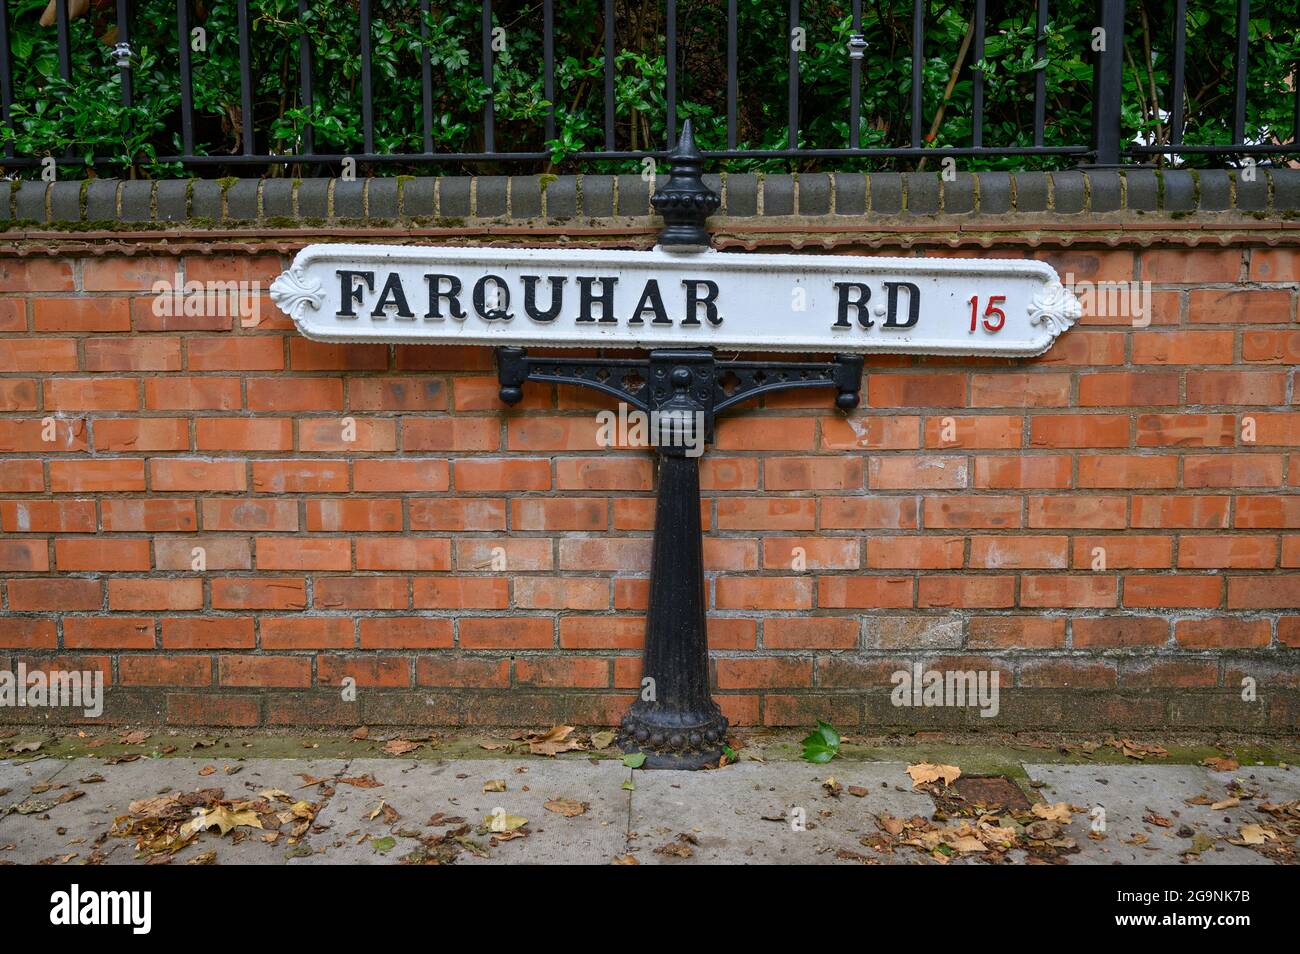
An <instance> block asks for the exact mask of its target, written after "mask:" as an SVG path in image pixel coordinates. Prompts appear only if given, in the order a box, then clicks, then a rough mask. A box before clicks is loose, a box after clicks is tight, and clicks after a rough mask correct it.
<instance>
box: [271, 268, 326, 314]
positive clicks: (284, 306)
mask: <svg viewBox="0 0 1300 954" xmlns="http://www.w3.org/2000/svg"><path fill="white" fill-rule="evenodd" d="M270 294H271V301H273V302H275V305H276V307H277V308H279V309H280V310H281V311H282V312H284V313H285V314H286V315H288V316H289V317H290V318H292V319H293V320H294V321H295V322H301V321H302V319H303V312H305V311H306V310H307V306H308V305H311V307H312V308H314V309H317V308H320V306H321V302H322V301H324V300H325V295H324V293H323V292H321V284H320V281H318V280H317V279H314V278H311V277H310V276H309V275H308V274H307V272H306V270H305V269H304V268H303V267H302V266H301V265H290V266H289V270H288V271H286V272H282V273H281V274H280V277H279V278H277V279H276V280H275V281H273V282H271V292H270Z"/></svg>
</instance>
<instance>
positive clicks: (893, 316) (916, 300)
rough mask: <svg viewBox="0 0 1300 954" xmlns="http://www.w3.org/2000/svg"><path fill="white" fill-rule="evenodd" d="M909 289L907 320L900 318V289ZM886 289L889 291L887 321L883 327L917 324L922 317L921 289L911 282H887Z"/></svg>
mask: <svg viewBox="0 0 1300 954" xmlns="http://www.w3.org/2000/svg"><path fill="white" fill-rule="evenodd" d="M900 288H906V289H907V321H899V320H898V290H899V289H900ZM885 290H886V291H888V292H889V299H888V305H887V308H886V313H885V323H884V324H883V325H881V327H882V328H911V327H912V326H913V325H915V324H916V319H918V318H919V317H921V289H919V288H917V287H916V286H915V285H913V284H912V283H911V282H885Z"/></svg>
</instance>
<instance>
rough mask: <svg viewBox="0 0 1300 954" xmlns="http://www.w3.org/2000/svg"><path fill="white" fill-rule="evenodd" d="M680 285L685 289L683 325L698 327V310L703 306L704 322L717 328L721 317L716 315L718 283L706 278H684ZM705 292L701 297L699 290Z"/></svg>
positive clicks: (720, 322)
mask: <svg viewBox="0 0 1300 954" xmlns="http://www.w3.org/2000/svg"><path fill="white" fill-rule="evenodd" d="M682 285H683V286H685V288H686V320H685V321H683V322H682V324H683V325H698V324H699V323H700V313H699V308H700V306H701V305H703V306H704V320H705V321H707V322H708V323H709V324H711V325H713V326H714V327H717V326H718V325H720V324H722V316H721V315H719V314H718V305H717V301H718V283H717V282H714V281H710V280H709V279H707V278H684V279H682ZM701 288H704V289H706V290H707V292H706V294H705V295H704V296H703V297H701V296H700V289H701Z"/></svg>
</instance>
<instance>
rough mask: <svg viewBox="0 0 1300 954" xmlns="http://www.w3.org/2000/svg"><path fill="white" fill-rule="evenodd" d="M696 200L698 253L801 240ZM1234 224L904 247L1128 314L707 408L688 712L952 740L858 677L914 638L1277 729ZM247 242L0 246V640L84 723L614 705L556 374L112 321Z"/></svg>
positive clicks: (1083, 706)
mask: <svg viewBox="0 0 1300 954" xmlns="http://www.w3.org/2000/svg"><path fill="white" fill-rule="evenodd" d="M838 214H841V215H842V214H843V210H839V213H838ZM642 218H643V219H644V216H642ZM727 221H731V222H732V223H733V224H732V228H731V231H730V233H729V234H730V236H731V239H730V241H731V242H732V244H740V245H749V246H751V247H753V246H757V245H762V246H763V247H764V248H767V249H771V248H773V247H780V246H781V244H782V243H784V245H785V247H797V246H799V245H800V244H802V243H803V239H802V238H800V237H798V236H797V235H796V236H792V235H791V234H790V233H777V234H778V237H777V238H775V239H774V238H773V237H772V234H771V233H766V232H761V231H758V230H755V229H751V230H750V231H748V232H746V231H745V229H744V228H742V227H741V226H739V225H736V224H735V221H734V220H727ZM981 221H982V220H980V219H978V218H976V219H971V220H969V221H967V222H966V223H964V224H963V225H962V226H961V229H965V230H966V231H967V232H976V233H978V231H979V225H980V222H981ZM647 223H649V220H648V219H647V220H645V222H644V223H643V224H647ZM824 224H825V223H824V220H823V219H818V220H816V222H814V223H813V225H816V226H819V227H820V226H821V225H824ZM1049 224H1050V222H1038V225H1039V226H1042V225H1049ZM1137 224H1140V225H1142V226H1143V227H1154V225H1155V223H1137ZM1260 224H1261V223H1260V220H1258V219H1253V220H1250V221H1238V220H1235V219H1234V220H1232V221H1231V222H1222V221H1218V220H1215V219H1212V218H1211V219H1200V218H1198V219H1193V220H1192V221H1190V222H1182V221H1170V220H1164V221H1163V225H1164V226H1165V227H1167V229H1168V236H1167V237H1165V236H1164V235H1162V234H1157V235H1156V241H1155V243H1154V244H1151V245H1149V246H1147V245H1143V244H1138V243H1132V244H1126V243H1124V242H1119V243H1118V245H1119V247H1108V246H1106V245H1105V244H1104V243H1103V242H1102V241H1101V240H1099V239H1098V238H1097V237H1096V236H1095V235H1094V236H1080V237H1077V238H1078V243H1077V244H1081V245H1084V246H1085V247H1082V248H1079V247H1074V246H1073V245H1072V246H1071V247H1069V248H1066V247H1065V246H1064V244H1062V243H1060V242H1059V241H1053V242H1043V241H1042V240H1041V239H1042V236H1041V234H1039V233H1037V232H1035V234H1036V235H1037V236H1038V237H1037V238H1035V239H1033V240H1028V239H1027V238H1026V235H1027V232H1026V229H1027V227H1025V228H1022V229H1020V230H1019V231H1018V232H1016V233H1015V234H1014V235H1009V236H1008V235H1002V234H1001V233H1000V232H998V231H997V230H992V232H990V233H989V234H986V235H985V236H984V238H985V239H987V240H989V242H990V245H989V247H988V248H972V247H971V246H969V245H962V244H961V243H960V242H959V243H958V245H959V247H958V248H955V249H954V248H953V247H952V243H948V244H947V245H946V246H945V245H943V244H940V243H939V242H937V241H924V240H918V241H917V242H916V244H915V247H912V248H910V251H907V252H906V253H907V254H922V255H951V254H961V255H963V256H970V257H980V256H984V257H990V258H997V257H1007V256H1012V257H1023V256H1026V255H1028V256H1031V257H1035V258H1041V259H1043V260H1046V261H1048V262H1051V263H1052V264H1053V265H1054V266H1055V267H1057V269H1058V270H1059V271H1061V272H1062V273H1065V272H1067V271H1068V272H1071V273H1073V274H1074V276H1075V278H1076V280H1086V281H1092V280H1118V281H1129V280H1133V279H1135V278H1136V279H1145V280H1149V281H1151V282H1152V283H1153V300H1154V301H1155V302H1156V303H1157V308H1156V312H1157V314H1156V317H1155V320H1153V322H1152V323H1151V325H1150V326H1149V327H1132V326H1130V325H1129V324H1125V323H1121V322H1116V320H1115V319H1114V318H1113V317H1106V316H1102V317H1085V319H1084V320H1083V321H1082V322H1081V323H1080V325H1079V326H1077V327H1076V328H1075V329H1073V330H1071V331H1069V332H1068V333H1067V334H1066V335H1064V336H1063V337H1062V338H1061V339H1060V340H1058V342H1057V343H1056V345H1055V347H1054V348H1053V349H1052V350H1051V351H1050V352H1049V353H1048V354H1047V355H1044V356H1042V357H1040V358H1037V359H1029V360H1017V361H1008V360H986V359H961V358H954V359H947V358H920V357H918V358H907V357H902V358H900V357H897V356H893V357H878V358H873V357H870V356H869V357H868V358H867V361H866V380H865V389H864V401H863V406H862V407H861V408H860V409H859V410H857V411H855V412H854V413H852V414H849V415H847V416H845V415H843V414H841V413H839V412H836V411H834V410H833V409H832V408H831V407H830V401H829V400H824V401H823V400H821V399H820V398H821V397H824V396H819V397H818V398H810V397H809V396H808V395H798V396H793V395H778V396H775V397H773V398H771V399H769V400H768V401H767V402H766V403H767V406H766V407H763V408H762V409H761V410H758V409H754V408H746V407H741V408H739V409H737V410H736V411H733V412H731V413H729V414H728V415H727V416H726V417H724V418H723V419H722V420H721V421H720V422H719V427H718V432H717V443H716V445H715V446H713V447H712V448H711V449H710V451H709V453H708V455H707V456H706V457H705V458H704V460H703V462H702V465H703V466H702V478H703V479H702V483H703V486H704V497H705V501H704V507H703V512H702V518H703V521H704V525H705V527H706V528H707V532H706V542H705V558H706V563H707V571H708V572H707V575H708V580H707V586H708V590H709V599H710V606H711V607H712V617H711V619H710V641H711V645H712V647H713V650H714V659H713V662H712V665H713V675H714V678H715V681H716V686H717V695H718V698H719V700H720V701H721V702H722V704H723V706H724V709H725V711H726V712H727V714H728V715H729V716H730V717H731V718H733V719H734V720H737V721H739V722H742V723H749V724H764V725H786V724H803V723H806V722H809V721H811V720H812V719H815V718H833V719H834V720H835V721H836V722H837V724H841V725H844V726H858V725H869V726H882V727H883V726H891V725H904V724H912V725H931V724H934V725H940V724H942V725H953V724H954V720H956V723H961V724H969V725H971V726H973V727H981V720H980V719H979V718H978V716H977V715H976V714H974V713H955V714H954V713H952V712H939V713H937V714H936V712H934V711H926V710H908V709H896V708H894V707H892V706H890V705H889V703H888V700H887V696H888V692H889V689H890V681H889V677H890V674H891V673H892V672H894V671H895V670H897V669H900V668H908V667H910V665H911V664H912V662H914V661H916V660H922V661H924V662H925V663H926V664H927V665H928V666H936V667H937V666H943V665H960V666H962V667H965V668H992V669H996V670H998V671H999V672H1000V673H1001V674H1002V675H1001V678H1002V680H1003V681H1002V686H1003V703H1002V706H1003V713H1002V716H1001V718H1000V719H999V720H996V721H997V723H998V724H997V725H995V726H993V725H984V726H983V727H993V728H1005V727H1008V726H1011V727H1017V728H1019V727H1047V728H1090V727H1094V726H1095V727H1099V728H1100V727H1131V728H1142V727H1154V726H1160V725H1175V726H1180V727H1196V726H1205V727H1225V728H1233V727H1244V726H1246V725H1249V726H1251V727H1253V728H1256V729H1261V730H1275V731H1285V730H1288V729H1289V730H1294V727H1295V726H1296V724H1297V722H1298V721H1300V720H1298V718H1297V716H1298V715H1300V701H1297V691H1296V690H1297V685H1298V684H1300V657H1298V656H1297V655H1296V652H1297V651H1298V650H1300V577H1297V576H1296V573H1295V571H1296V569H1297V568H1300V406H1297V405H1298V404H1300V393H1297V390H1296V381H1295V374H1296V372H1295V369H1294V364H1295V362H1296V360H1297V358H1298V357H1300V326H1298V325H1297V324H1296V320H1297V319H1296V293H1297V283H1298V282H1300V251H1297V249H1298V248H1300V246H1297V245H1296V244H1295V242H1294V239H1295V236H1296V233H1295V232H1294V231H1293V230H1291V229H1290V228H1289V227H1290V226H1291V225H1293V224H1294V223H1291V222H1289V221H1287V222H1282V221H1280V220H1279V221H1277V222H1272V223H1265V224H1270V225H1271V227H1272V229H1273V230H1272V231H1271V232H1268V233H1267V236H1265V235H1264V233H1263V232H1260V231H1258V230H1256V231H1251V230H1250V228H1248V226H1251V225H1254V226H1259V225H1260ZM621 227H626V228H628V229H630V230H631V232H630V233H629V234H631V233H636V234H637V236H638V237H637V238H636V240H635V241H633V242H631V243H630V244H637V243H639V242H640V241H641V239H640V237H639V236H640V232H637V229H638V228H641V226H640V225H635V226H627V225H626V223H622V226H621ZM936 227H937V226H936ZM1175 227H1176V228H1177V230H1178V231H1177V234H1176V235H1175V232H1174V229H1175ZM1078 228H1079V229H1082V228H1083V226H1078ZM961 229H957V231H956V232H954V233H953V234H957V233H959V232H960V231H961ZM1206 230H1211V234H1212V235H1213V237H1214V238H1216V239H1218V240H1219V241H1215V242H1201V244H1193V243H1191V242H1189V241H1187V235H1188V233H1189V232H1195V233H1196V235H1197V237H1198V239H1201V238H1203V237H1204V234H1205V232H1206ZM273 231H274V230H268V229H261V230H260V231H259V230H258V229H256V228H250V230H249V232H248V234H247V235H246V236H245V237H244V238H243V239H241V240H240V241H238V242H231V241H229V240H227V239H224V238H217V237H212V238H207V239H204V238H203V237H202V236H201V235H200V234H195V235H190V236H189V237H188V238H187V242H186V248H185V250H184V251H182V252H181V253H180V254H174V253H172V252H170V251H169V250H168V249H165V248H160V247H159V246H157V245H156V244H155V242H154V240H153V239H151V238H148V237H144V236H141V237H137V238H131V237H129V236H122V237H119V238H116V239H113V240H112V247H111V248H110V247H108V244H109V241H110V240H109V239H108V238H94V239H89V240H85V239H80V238H75V237H68V238H67V239H66V240H65V239H59V238H57V237H52V236H47V237H46V238H45V239H44V240H43V241H42V243H37V244H33V243H34V242H35V240H34V239H31V238H30V237H29V238H28V239H27V240H26V241H24V242H21V243H20V242H18V241H15V242H13V243H12V244H10V245H5V246H3V247H0V256H2V257H0V455H2V456H0V590H2V595H3V604H2V606H3V611H4V612H3V615H2V616H0V650H3V651H4V653H5V656H6V658H8V659H9V660H10V662H12V663H15V664H16V663H17V662H18V661H20V660H22V661H27V662H29V663H39V664H42V665H52V664H54V663H55V662H56V661H62V662H64V663H68V662H72V661H76V662H80V663H83V664H87V665H94V666H100V667H102V668H103V669H104V670H105V672H106V673H107V676H108V679H107V681H108V683H109V684H110V686H111V687H112V688H111V690H110V693H109V701H108V708H107V712H106V716H105V719H106V720H108V721H118V722H121V721H148V720H150V719H152V720H154V721H163V720H166V721H170V722H173V723H177V724H211V725H255V724H276V725H283V724H317V723H325V724H353V723H357V722H389V723H422V724H439V723H464V724H486V723H492V722H519V723H544V722H549V721H552V720H561V719H568V720H574V721H587V722H607V721H611V720H613V719H615V718H616V717H617V716H618V714H619V713H620V711H621V709H622V707H623V706H624V705H626V703H627V702H628V701H629V700H630V698H631V693H632V692H633V691H635V689H636V687H637V684H638V679H639V673H640V657H639V647H640V639H641V628H642V625H643V613H644V608H645V604H646V587H645V578H646V574H647V572H648V561H649V536H650V530H651V527H652V521H653V492H652V487H653V467H652V458H651V456H650V455H649V454H647V453H645V452H642V451H637V450H617V449H611V450H602V449H599V448H598V446H597V444H596V443H595V432H596V428H597V422H596V421H595V417H594V414H593V411H594V410H595V409H597V408H600V407H603V406H605V405H604V403H603V399H601V398H600V397H598V396H596V395H594V394H592V393H586V392H582V393H579V392H578V391H577V390H575V389H570V388H553V387H550V386H539V385H536V384H530V385H528V386H526V388H525V400H524V401H523V402H522V403H521V404H520V405H518V406H517V407H516V408H514V409H507V408H505V407H503V406H501V405H499V404H498V403H497V401H496V399H495V379H494V376H493V373H492V369H491V364H490V355H488V354H486V352H485V351H482V350H475V349H465V348H446V349H443V348H435V347H427V346H401V345H399V346H391V347H390V346H375V345H357V346H348V345H332V346H327V345H320V344H316V343H313V342H309V341H306V340H304V339H302V338H301V337H299V336H297V335H296V333H295V332H294V331H293V329H292V325H291V323H289V322H287V321H286V320H285V319H284V317H283V316H282V315H279V313H278V312H276V311H275V310H274V309H273V308H272V306H270V304H269V303H266V304H265V305H264V307H263V312H262V322H261V323H260V324H259V325H257V326H253V327H246V326H244V325H243V324H241V323H240V322H238V321H233V320H229V319H226V320H225V321H223V322H213V321H212V319H211V318H200V317H194V318H186V317H176V318H168V319H166V320H165V321H162V320H160V319H159V318H158V317H156V316H155V315H154V314H153V310H152V308H151V307H150V302H151V296H150V288H151V285H152V284H153V282H155V281H156V280H158V279H160V278H162V279H165V280H172V278H173V277H174V276H176V275H178V274H179V275H182V276H185V277H186V278H187V279H189V280H208V279H218V280H228V279H231V278H242V279H246V280H260V281H262V282H264V283H267V282H269V281H270V279H271V278H273V277H274V276H275V275H276V274H277V273H278V272H279V271H280V270H281V269H282V268H283V267H284V265H285V264H287V262H288V260H289V259H290V258H291V256H292V253H293V251H294V250H295V248H296V247H298V246H300V245H301V244H303V243H304V242H305V241H306V240H307V239H305V238H303V237H302V236H297V237H289V236H285V235H278V236H277V235H274V234H271V233H272V232H273ZM1031 231H1032V230H1031ZM1114 231H1118V230H1114ZM611 234H612V236H613V238H612V241H614V242H616V243H617V242H619V241H620V238H619V236H620V233H619V230H618V229H617V228H614V229H613V231H612V233H611ZM918 234H919V235H921V236H922V239H923V236H924V233H911V234H910V237H908V238H907V240H906V241H904V239H903V238H901V237H895V238H894V239H892V240H891V239H889V238H887V237H885V238H882V237H881V236H875V237H873V238H871V239H870V240H868V239H866V238H864V237H863V236H862V235H860V234H858V233H857V231H855V230H854V229H851V228H849V227H847V226H845V227H844V228H842V229H841V230H840V231H839V232H834V231H830V232H825V233H824V235H823V236H820V237H819V239H818V240H819V241H820V240H821V238H824V237H826V236H830V237H831V238H832V239H833V240H834V247H833V249H831V250H830V251H833V252H834V253H853V252H868V253H874V252H875V251H876V250H878V249H881V248H884V250H886V251H891V250H892V251H893V252H894V253H903V252H904V249H903V248H901V247H898V246H902V245H911V244H913V240H916V239H917V236H918ZM1048 234H1049V236H1050V235H1051V234H1052V233H1051V231H1050V229H1049V230H1048ZM1056 238H1057V239H1059V236H1056ZM421 240H429V239H427V238H421ZM444 240H446V241H453V242H456V241H463V240H464V239H463V237H457V236H451V237H448V238H447V239H444ZM547 240H549V239H547ZM606 240H610V239H609V237H608V236H607V237H606ZM891 241H892V242H893V245H894V247H892V249H891V247H890V244H889V243H890V242H891ZM1088 242H1092V244H1093V246H1095V247H1087V243H1088ZM724 244H725V243H724ZM1225 246H1226V247H1225ZM19 252H21V254H16V253H19ZM121 252H130V253H131V254H130V255H124V254H119V253H121ZM349 426H351V427H353V428H355V440H347V439H346V438H345V436H344V435H345V432H346V431H347V430H348V427H349ZM501 560H504V568H502V565H501V563H500V561H501ZM796 560H801V561H802V562H801V563H798V564H797V565H796ZM87 654H89V655H87ZM349 676H350V677H352V678H354V679H355V680H356V682H357V684H358V686H359V689H358V696H357V701H356V702H355V703H353V702H346V701H342V700H341V699H340V695H339V690H338V686H339V682H340V681H341V680H342V679H344V678H345V677H349ZM1243 676H1252V677H1254V678H1256V679H1257V680H1258V683H1259V686H1260V697H1261V701H1260V702H1258V703H1255V704H1253V708H1249V709H1247V708H1246V704H1245V703H1242V702H1241V700H1240V682H1241V679H1242V677H1243ZM1197 696H1200V697H1203V700H1202V701H1203V704H1199V705H1198V704H1195V703H1194V702H1193V701H1191V700H1192V699H1193V698H1194V697H1197ZM1234 707H1235V708H1234ZM1234 713H1238V714H1237V715H1234ZM35 717H36V715H35V714H34V713H33V712H31V711H23V710H3V711H0V722H2V721H6V720H9V719H11V718H15V719H30V718H35ZM41 717H42V718H43V717H44V714H41ZM1238 718H1239V722H1235V721H1234V720H1237V719H1238Z"/></svg>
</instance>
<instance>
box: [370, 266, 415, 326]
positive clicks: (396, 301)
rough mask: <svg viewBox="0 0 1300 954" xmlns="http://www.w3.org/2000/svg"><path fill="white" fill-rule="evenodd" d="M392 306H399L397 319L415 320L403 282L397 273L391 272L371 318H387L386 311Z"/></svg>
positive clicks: (371, 313)
mask: <svg viewBox="0 0 1300 954" xmlns="http://www.w3.org/2000/svg"><path fill="white" fill-rule="evenodd" d="M390 305H395V306H397V312H396V314H395V316H394V317H397V318H414V317H415V312H413V311H411V306H410V305H408V304H407V303H406V292H405V291H403V290H402V280H401V279H400V278H398V277H397V272H389V273H388V278H387V279H385V280H384V288H383V291H381V292H380V293H379V300H378V301H377V302H375V307H374V310H373V311H371V312H370V317H371V318H387V317H388V316H387V315H386V314H385V313H384V309H385V308H387V307H389V306H390Z"/></svg>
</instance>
